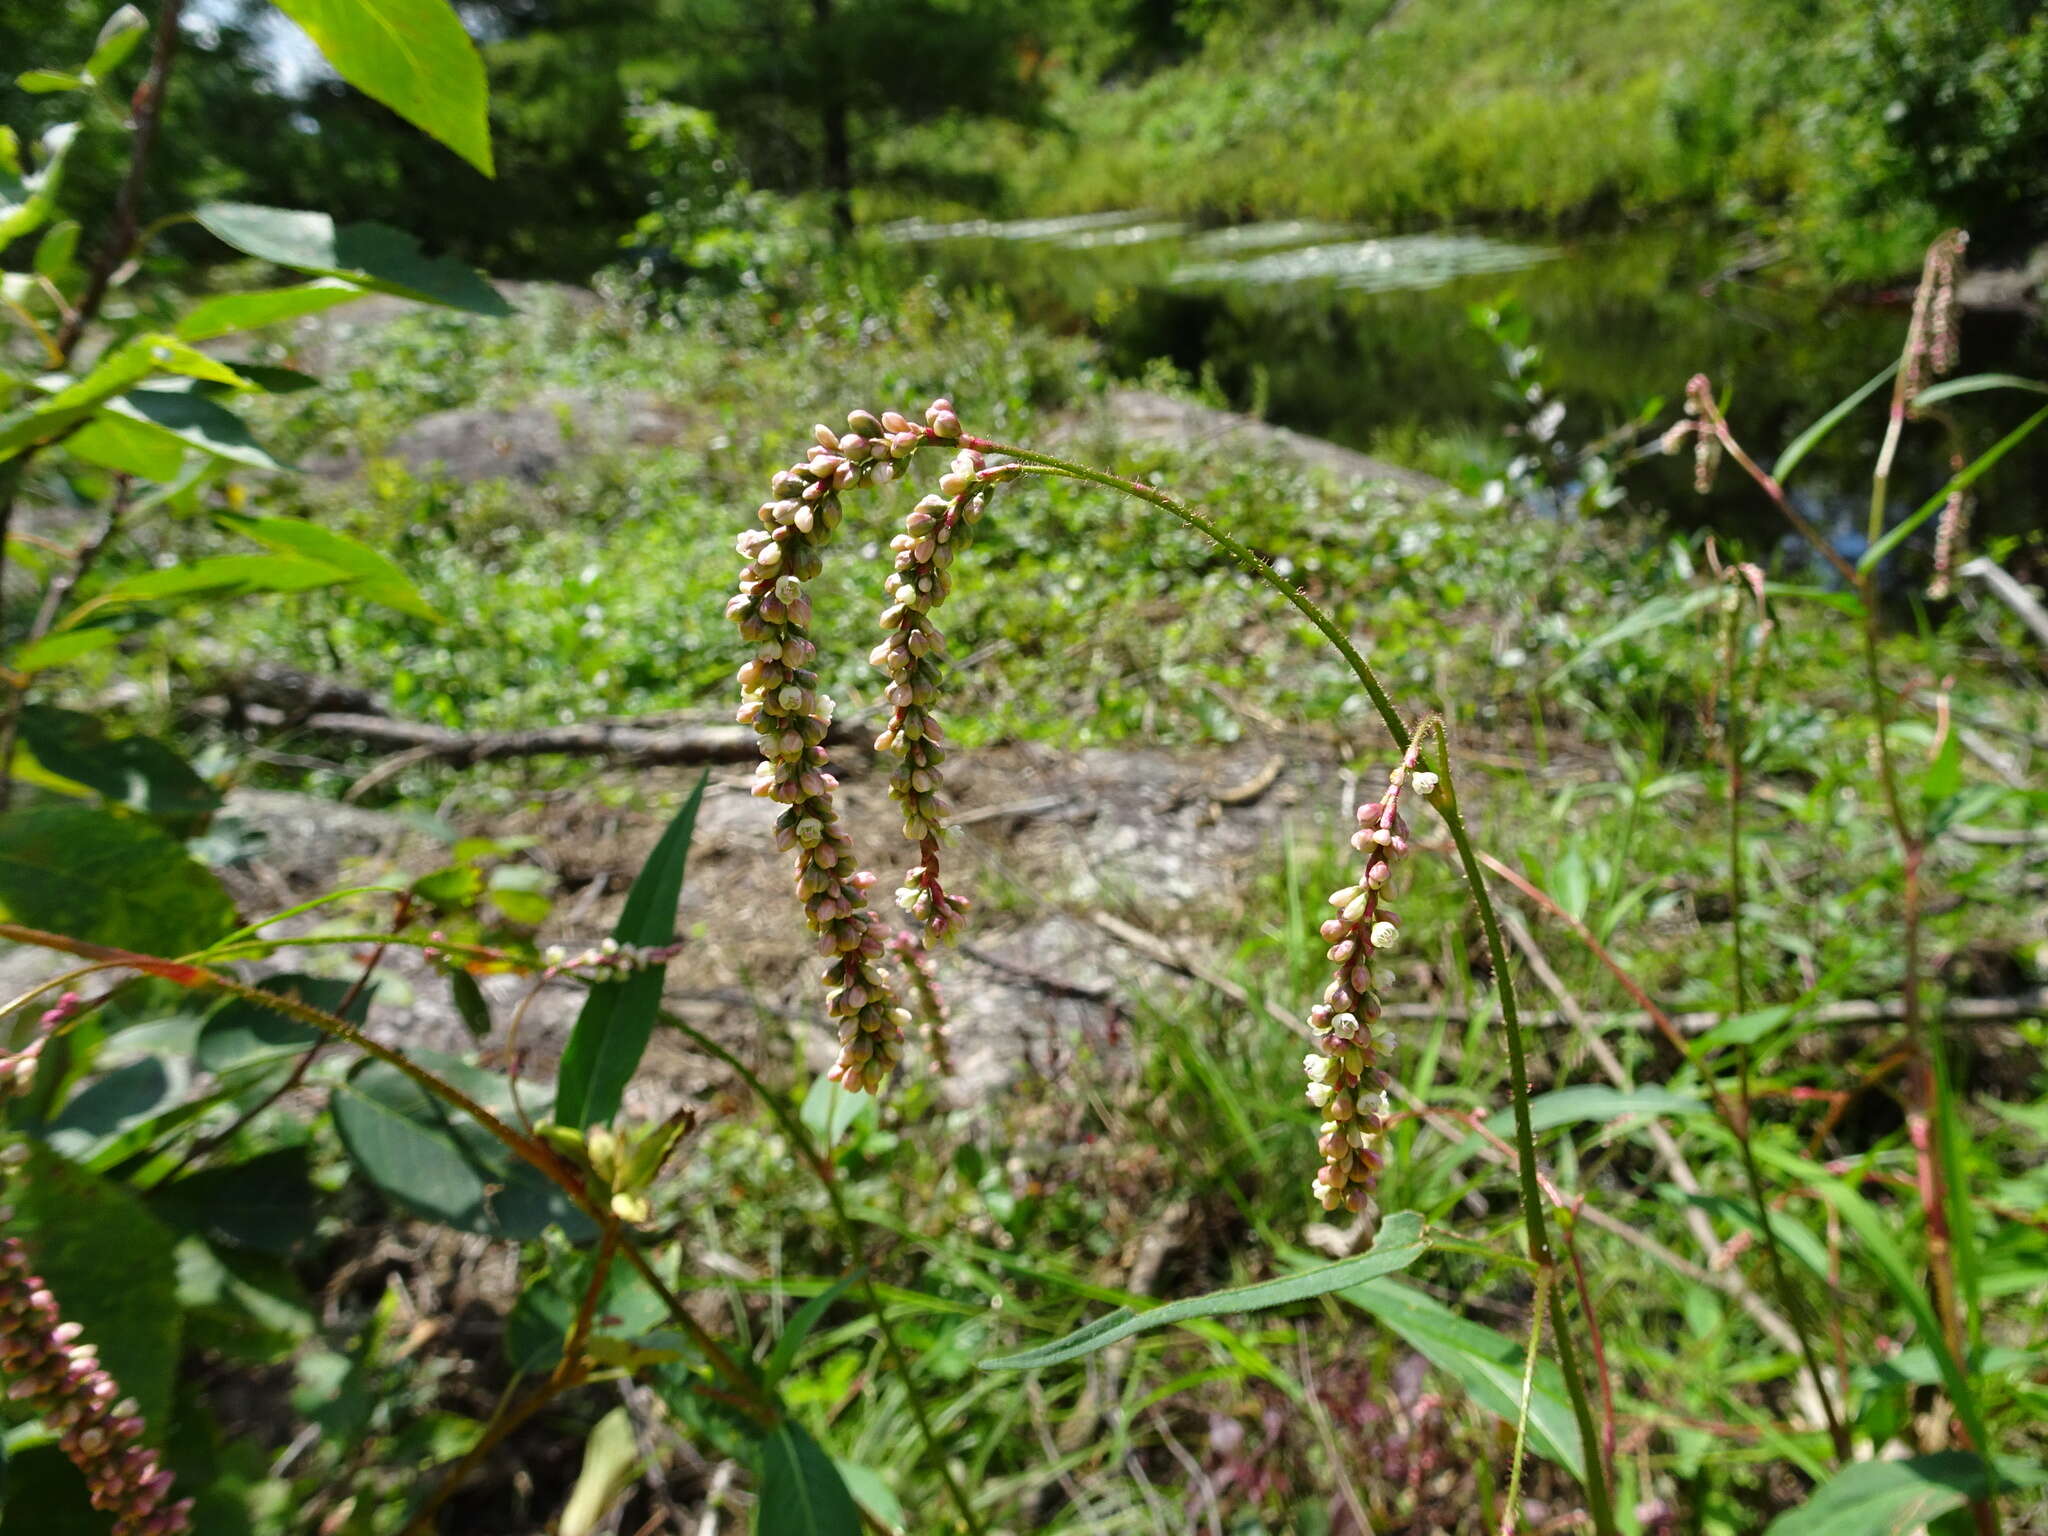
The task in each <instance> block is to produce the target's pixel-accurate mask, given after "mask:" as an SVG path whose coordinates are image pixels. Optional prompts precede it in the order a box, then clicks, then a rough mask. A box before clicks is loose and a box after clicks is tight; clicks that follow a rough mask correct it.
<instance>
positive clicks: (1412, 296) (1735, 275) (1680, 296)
mask: <svg viewBox="0 0 2048 1536" xmlns="http://www.w3.org/2000/svg"><path fill="white" fill-rule="evenodd" d="M889 233H890V235H891V237H892V238H894V239H897V240H901V241H904V242H906V243H911V244H914V245H916V246H917V248H918V249H919V250H920V252H921V253H923V254H924V256H925V257H926V259H927V260H928V261H929V262H930V263H931V264H932V266H933V268H934V269H935V270H937V271H938V272H940V273H941V275H942V276H945V277H948V278H951V279H953V280H956V281H963V282H969V283H982V284H988V285H991V286H996V287H1000V288H1002V289H1003V290H1005V291H1006V292H1007V293H1009V294H1010V295H1011V297H1012V298H1013V300H1014V301H1015V302H1016V304H1017V305H1018V307H1019V309H1020V310H1021V311H1022V312H1023V313H1024V314H1025V315H1026V316H1027V317H1029V318H1030V319H1032V320H1035V321H1037V322H1038V323H1040V324H1043V325H1048V326H1052V327H1055V328H1062V329H1081V328H1086V329H1088V330H1090V331H1092V332H1093V333H1094V334H1096V335H1097V336H1098V337H1100V338H1101V340H1102V342H1103V343H1104V346H1105V348H1106V349H1107V351H1108V353H1109V355H1110V358H1111V360H1112V362H1113V363H1114V364H1115V365H1116V366H1117V367H1118V368H1119V369H1120V370H1122V371H1124V372H1127V373H1130V374H1136V373H1138V372H1140V371H1141V370H1142V369H1143V368H1144V366H1145V364H1146V363H1147V362H1149V361H1151V360H1152V359H1154V358H1167V359H1170V360H1171V361H1172V362H1173V363H1174V364H1175V365H1176V366H1177V367H1179V368H1181V369H1182V370H1184V371H1185V372H1186V373H1188V374H1189V375H1190V376H1195V377H1207V378H1210V379H1213V380H1214V381H1215V383H1216V384H1217V386H1218V387H1220V388H1221V389H1222V390H1223V392H1224V393H1225V394H1226V395H1227V396H1228V397H1229V398H1230V400H1231V402H1232V403H1233V404H1234V405H1237V406H1239V407H1241V408H1242V407H1249V406H1251V405H1253V404H1255V403H1259V404H1263V406H1264V408H1265V411H1266V413H1267V415H1268V416H1269V417H1270V418H1271V419H1272V420H1274V421H1277V422H1280V423H1282V424H1284V425H1286V426H1290V427H1294V428H1296V429H1298V430H1300V431H1304V432H1312V433H1315V434H1317V435H1319V436H1323V437H1328V438H1332V439H1334V440H1336V441H1338V442H1341V443H1345V444H1348V445H1350V446H1352V447H1357V448H1362V449H1365V450H1367V451H1377V452H1380V453H1382V454H1386V455H1387V456H1389V457H1395V458H1400V457H1403V456H1405V455H1410V454H1412V452H1413V450H1414V449H1415V448H1416V446H1417V445H1418V444H1426V443H1437V444H1442V443H1444V442H1446V441H1449V442H1453V443H1455V442H1458V441H1460V440H1463V441H1467V442H1470V443H1471V444H1473V445H1474V449H1475V451H1484V452H1487V453H1495V454H1499V455H1500V456H1502V457H1504V456H1505V453H1504V450H1503V449H1502V447H1501V445H1502V443H1503V432H1504V430H1505V429H1506V428H1508V427H1509V426H1511V425H1512V424H1514V423H1515V422H1516V421H1518V420H1519V412H1518V410H1517V409H1516V407H1515V405H1514V404H1513V403H1512V402H1511V401H1510V400H1508V399H1507V398H1506V394H1507V392H1506V391H1505V390H1504V388H1503V385H1502V374H1501V368H1500V360H1499V357H1498V355H1497V353H1496V351H1495V349H1494V347H1493V345H1492V344H1491V343H1490V342H1489V341H1488V340H1487V339H1486V338H1485V337H1484V336H1482V335H1481V334H1480V333H1479V332H1478V330H1477V329H1476V328H1475V327H1474V325H1473V323H1472V318H1471V309H1472V306H1473V305H1475V304H1485V305H1496V304H1500V303H1503V302H1510V301H1511V302H1513V303H1514V304H1516V305H1517V306H1518V307H1519V308H1520V309H1521V310H1522V311H1523V312H1524V313H1525V314H1526V315H1527V316H1528V318H1529V320H1530V322H1531V330H1530V339H1531V341H1532V342H1534V343H1535V344H1536V345H1538V346H1540V347H1541V348H1542V349H1543V352H1544V358H1545V362H1544V373H1545V376H1546V377H1547V378H1548V379H1549V380H1550V381H1551V382H1552V383H1553V385H1554V388H1553V393H1554V394H1555V395H1556V397H1557V398H1559V399H1561V400H1562V401H1563V402H1564V403H1565V404H1566V406H1567V408H1568V412H1569V414H1568V417H1567V420H1566V423H1565V427H1564V435H1565V437H1566V438H1567V439H1569V440H1571V441H1575V442H1585V441H1590V440H1592V439H1594V438H1596V437H1598V436H1600V435H1601V434H1603V433H1605V432H1607V431H1609V430H1611V429H1613V428H1615V427H1617V426H1620V425H1622V424H1623V423H1625V422H1627V421H1628V420H1629V419H1630V418H1632V417H1634V416H1635V415H1636V414H1637V412H1638V411H1640V410H1641V409H1642V408H1643V406H1644V405H1645V403H1646V402H1649V401H1651V400H1653V399H1654V400H1662V401H1663V402H1665V404H1664V406H1663V408H1662V409H1663V416H1662V418H1661V419H1662V420H1666V421H1668V420H1670V419H1671V417H1672V416H1673V415H1675V413H1676V405H1677V402H1678V400H1679V398H1680V396H1681V395H1682V393H1683V391H1684V387H1685V381H1686V379H1687V378H1689V377H1690V376H1691V375H1692V374H1694V373H1696V372H1701V371H1704V372H1706V373H1708V374H1709V375H1711V376H1712V378H1713V379H1714V382H1715V385H1716V387H1717V389H1718V390H1719V391H1720V392H1721V393H1722V394H1723V395H1724V396H1725V397H1726V398H1727V399H1728V405H1729V413H1730V418H1731V420H1732V421H1733V422H1734V424H1735V427H1736V430H1737V432H1738V433H1739V434H1740V435H1741V437H1742V438H1743V440H1744V441H1745V443H1747V444H1748V445H1749V446H1750V448H1751V449H1752V451H1753V452H1754V453H1755V454H1756V455H1757V456H1758V457H1759V458H1760V459H1762V460H1763V461H1764V462H1766V463H1768V462H1769V461H1770V459H1771V458H1772V457H1773V456H1774V455H1775V454H1776V452H1777V451H1778V449H1780V448H1782V447H1783V446H1784V445H1785V444H1786V443H1788V442H1790V441H1791V440H1792V438H1793V437H1795V436H1796V435H1798V433H1799V432H1800V431H1801V430H1802V429H1804V428H1805V427H1806V426H1807V425H1808V424H1809V423H1811V422H1812V421H1813V420H1814V419H1815V418H1816V417H1818V416H1819V415H1821V414H1822V413H1823V412H1824V411H1825V410H1826V409H1827V408H1828V407H1829V406H1830V405H1832V404H1833V403H1834V402H1835V401H1837V400H1839V399H1841V398H1842V397H1843V396H1845V395H1847V394H1849V393H1850V392H1851V391H1852V390H1854V389H1855V388H1856V387H1857V386H1858V385H1860V384H1862V383H1863V382H1864V381H1865V380H1866V379H1868V378H1869V377H1870V375H1871V374H1873V373H1875V372H1876V371H1877V370H1878V369H1879V368H1881V367H1883V366H1884V365H1885V364H1886V363H1887V362H1888V361H1890V360H1891V359H1892V358H1893V357H1895V356H1896V355H1897V353H1898V348H1899V343H1900V339H1901V336H1902V333H1903V331H1904V327H1905V322H1906V313H1907V309H1906V302H1905V301H1906V300H1907V299H1909V298H1910V293H1907V294H1901V295H1893V296H1889V297H1890V298H1891V299H1892V302H1887V303H1884V304H1864V303H1852V302H1849V301H1846V300H1843V299H1841V298H1838V297H1836V296H1832V295H1828V294H1826V293H1822V292H1816V291H1813V290H1810V289H1806V288H1802V287H1800V286H1798V285H1796V284H1794V283H1791V282H1789V281H1781V280H1779V279H1778V278H1777V276H1776V275H1775V274H1774V273H1773V272H1771V271H1770V270H1765V271H1762V272H1751V273H1745V272H1744V271H1743V270H1742V269H1741V267H1740V266H1739V264H1735V263H1733V262H1732V260H1731V258H1732V255H1733V253H1732V252H1731V251H1730V249H1729V247H1728V245H1727V242H1726V241H1725V240H1724V239H1722V238H1720V237H1717V236H1712V235H1707V234H1704V233H1702V232H1700V231H1698V230H1695V229H1691V228H1683V227H1680V228H1665V229H1657V230H1649V231H1643V232H1636V233H1630V234H1626V235H1619V236H1604V237H1600V238H1596V239H1588V240H1581V241H1575V242H1570V243H1567V244H1564V245H1562V246H1560V247H1557V248H1544V247H1536V246H1530V245H1523V244H1516V243H1512V242H1508V241H1497V240H1491V239H1487V238H1485V237H1481V236H1477V235H1472V234H1467V233H1458V232H1443V233H1438V234H1430V235H1408V236H1398V237H1385V238H1371V237H1369V235H1368V234H1367V232H1364V231H1360V230H1357V229H1351V228H1346V227H1344V226H1336V225H1330V224H1325V223H1319V222H1315V221H1309V220H1291V221H1287V222H1283V223H1271V224H1253V225H1243V226H1238V227H1235V228H1229V229H1218V230H1210V231H1206V232H1201V233H1188V232H1185V231H1183V230H1182V229H1181V228H1180V227H1179V226H1177V225H1175V224H1173V223H1172V222H1170V221H1167V220H1163V219H1161V218H1159V217H1158V216H1157V215H1156V214H1152V213H1147V212H1143V211H1130V212H1124V213H1114V214H1090V215H1084V216H1080V217H1076V218H1067V219H1032V220H1023V221H1015V222H1010V223H991V222H988V221H982V220H970V221H966V222H963V223H956V224H945V225H937V224H921V223H916V222H912V223H908V224H902V225H896V226H892V228H891V230H890V231H889ZM1962 329H1963V366H1964V368H1965V369H1966V370H1968V371H1971V372H1981V371H2002V372H2012V373H2018V374H2023V375H2027V376H2029V377H2035V378H2041V377H2048V337H2044V334H2043V331H2042V329H2041V328H2040V327H2039V326H2037V325H2035V324H2033V323H2032V322H2030V321H2028V320H2027V319H2025V318H2024V317H2020V316H2015V315H2011V314H1972V315H1969V316H1967V317H1965V320H1964V323H1963V328H1962ZM1952 404H1953V406H1954V407H1955V408H1956V410H1955V416H1956V421H1957V424H1958V426H1959V427H1960V428H1961V430H1962V432H1963V434H1964V440H1965V444H1966V446H1967V447H1968V448H1969V451H1970V452H1972V453H1975V452H1981V451H1982V450H1983V449H1984V448H1986V447H1988V446H1989V445H1990V444H1991V443H1992V442H1993V441H1994V440H1995V439H1996V438H1997V437H1998V436H1999V435H2001V434H2002V433H2003V432H2005V431H2007V430H2009V429H2010V428H2011V427H2012V426H2013V425H2014V424H2016V423H2017V422H2018V421H2019V420H2020V419H2022V417H2023V416H2024V414H2025V408H2026V404H2027V401H2026V399H2025V397H2022V396H2018V395H2013V394H2010V393H1999V392H1991V393H1985V394H1979V395H1971V396H1968V397H1965V398H1962V399H1958V400H1956V401H1954V402H1952ZM1883 426H1884V407H1883V401H1882V400H1881V399H1878V400H1873V401H1872V402H1871V404H1870V406H1869V408H1868V409H1867V410H1865V411H1862V412H1859V413H1858V414H1857V415H1856V416H1855V417H1853V418H1852V419H1851V421H1850V422H1848V423H1845V424H1844V426H1843V427H1842V429H1841V430H1839V431H1837V432H1835V433H1834V434H1833V435H1832V436H1831V437H1830V438H1829V439H1828V440H1827V441H1826V442H1825V443H1824V444H1823V445H1822V446H1821V448H1820V449H1818V450H1817V451H1816V452H1815V453H1813V454H1812V455H1811V456H1810V457H1809V458H1808V459H1807V460H1806V462H1805V463H1804V464H1803V465H1802V466H1801V468H1800V471H1799V474H1798V477H1797V480H1796V482H1795V484H1794V485H1792V486H1791V487H1790V490H1791V493H1792V494H1793V496H1794V497H1795V499H1796V500H1798V501H1800V502H1801V503H1802V508H1803V510H1804V511H1806V512H1807V514H1808V515H1809V516H1810V517H1812V518H1814V519H1815V520H1816V521H1817V522H1819V523H1821V524H1822V525H1823V526H1825V527H1830V528H1839V529H1841V530H1843V533H1844V538H1845V541H1846V540H1847V539H1849V538H1851V537H1852V536H1853V535H1852V534H1851V533H1850V530H1852V529H1856V528H1858V527H1860V522H1861V512H1862V509H1863V507H1864V506H1865V505H1866V498H1867V496H1868V494H1869V492H1868V479H1867V477H1868V474H1869V467H1870V464H1871V461H1872V459H1873V457H1874V455H1875V453H1876V450H1877V444H1878V439H1879V436H1880V435H1881V433H1882V430H1883ZM1906 450H1907V451H1906V453H1905V454H1904V455H1903V456H1902V459H1901V462H1900V465H1899V468H1898V469H1897V470H1896V471H1895V473H1894V480H1893V500H1894V505H1895V506H1897V507H1899V508H1900V509H1901V510H1902V511H1903V510H1910V509H1911V508H1912V507H1914V506H1915V505H1917V504H1918V502H1919V501H1920V500H1921V499H1923V498H1924V497H1926V496H1927V495H1929V494H1931V493H1932V492H1933V491H1934V490H1935V489H1937V488H1938V487H1939V486H1940V484H1941V483H1942V480H1943V479H1944V478H1945V476H1946V473H1947V466H1948V459H1947V453H1948V449H1947V445H1946V443H1945V441H1944V440H1943V438H1942V435H1941V433H1940V432H1939V431H1938V430H1937V429H1936V428H1934V427H1931V426H1916V427H1914V428H1913V429H1911V430H1910V431H1909V432H1908V435H1907V443H1906ZM1439 458H1441V454H1439ZM1629 485H1630V487H1631V490H1632V493H1633V495H1634V497H1635V499H1636V500H1638V501H1639V502H1641V503H1642V504H1645V505H1649V506H1654V507H1659V508H1662V509H1664V510H1665V511H1666V512H1667V514H1668V515H1669V516H1670V517H1671V518H1672V519H1673V520H1674V521H1676V522H1679V523H1682V524H1686V525H1696V524H1700V523H1707V524H1711V525H1713V526H1715V527H1717V528H1720V529H1722V530H1724V531H1726V532H1728V533H1731V534H1735V535H1738V536H1743V537H1746V538H1748V539H1749V540H1750V542H1751V543H1752V544H1753V545H1764V544H1768V543H1771V542H1775V541H1776V539H1777V538H1778V535H1779V532H1780V527H1779V524H1778V523H1777V522H1776V521H1775V518H1774V514H1772V513H1771V512H1770V510H1769V509H1768V507H1766V506H1764V505H1763V504H1762V503H1761V501H1760V498H1759V497H1758V496H1757V494H1756V492H1755V491H1754V488H1753V487H1749V486H1747V485H1746V484H1737V483H1735V481H1734V480H1733V479H1731V478H1730V477H1729V476H1727V475H1725V474H1724V476H1723V478H1722V482H1721V485H1720V486H1719V488H1717V490H1716V491H1715V492H1714V494H1713V495H1712V496H1710V497H1707V498H1705V499H1700V498H1697V497H1695V496H1694V494H1693V492H1692V489H1691V472H1690V468H1689V460H1684V459H1675V460H1665V459H1653V460H1650V461H1648V462H1646V463H1645V464H1643V465H1641V466H1639V467H1638V468H1637V469H1636V470H1634V471H1632V472H1631V478H1630V481H1629ZM1979 490H1980V492H1981V508H1980V523H1979V527H1980V528H1984V529H1994V528H1996V529H2004V530H2007V531H2027V530H2032V529H2036V528H2038V527H2040V526H2041V525H2042V523H2043V521H2044V513H2048V508H2044V501H2043V497H2044V493H2048V434H2043V435H2041V436H2040V437H2037V438H2036V439H2034V440H2032V442H2030V444H2029V445H2028V446H2027V447H2026V448H2025V449H2022V450H2021V451H2020V452H2017V453H2015V454H2014V455H2012V456H2011V457H2010V458H2008V459H2007V460H2006V461H2005V462H2004V463H2002V464H2001V465H2000V466H1999V468H1998V469H1997V471H1996V472H1995V474H1994V475H1993V476H1992V477H1990V478H1988V479H1987V480H1985V481H1983V482H1981V483H1980V486H1979Z"/></svg>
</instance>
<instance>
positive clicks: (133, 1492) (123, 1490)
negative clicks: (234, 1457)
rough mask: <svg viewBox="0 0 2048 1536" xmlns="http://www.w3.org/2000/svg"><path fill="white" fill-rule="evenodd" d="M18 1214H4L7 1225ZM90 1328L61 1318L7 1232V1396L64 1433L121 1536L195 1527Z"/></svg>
mask: <svg viewBox="0 0 2048 1536" xmlns="http://www.w3.org/2000/svg"><path fill="white" fill-rule="evenodd" d="M13 1215H14V1213H13V1212H12V1211H9V1210H0V1223H4V1222H7V1221H11V1220H12V1219H13ZM82 1332H83V1330H82V1329H80V1328H79V1326H78V1324H76V1323H67V1322H65V1321H64V1319H63V1317H62V1316H61V1315H60V1314H59V1312H58V1311H57V1299H56V1297H54V1296H52V1295H51V1294H50V1289H49V1287H48V1286H46V1285H44V1284H43V1282H42V1280H41V1279H40V1278H39V1277H38V1276H37V1275H36V1273H35V1271H34V1270H33V1269H32V1268H31V1267H30V1264H29V1258H28V1252H27V1250H26V1249H24V1248H23V1247H22V1245H21V1244H20V1242H19V1241H17V1240H16V1239H14V1238H12V1237H0V1375H5V1377H6V1378H7V1395H8V1397H10V1398H11V1399H13V1400H14V1401H15V1402H17V1403H22V1404H25V1405H26V1406H27V1407H28V1408H29V1409H30V1410H31V1411H32V1412H33V1413H35V1414H36V1416H37V1417H39V1418H40V1419H42V1421H43V1422H44V1423H45V1424H46V1425H47V1426H48V1427H49V1428H50V1430H51V1431H52V1432H53V1433H54V1434H55V1435H56V1436H57V1443H58V1445H59V1446H60V1447H61V1448H62V1450H63V1452H64V1454H65V1455H66V1456H68V1457H70V1458H71V1460H72V1462H73V1463H74V1464H75V1465H76V1466H77V1468H78V1470H79V1471H80V1472H81V1473H83V1474H84V1475H85V1485H86V1489H87V1491H88V1492H89V1493H90V1495H91V1498H92V1507H93V1508H94V1509H97V1510H102V1511H104V1512H105V1513H107V1514H110V1515H112V1516H113V1517H114V1525H113V1532H114V1536H178V1533H181V1532H186V1531H190V1530H191V1528H192V1524H191V1516H192V1501H191V1500H190V1499H180V1500H177V1501H176V1502H172V1501H171V1500H170V1492H171V1474H170V1473H169V1472H168V1471H166V1470H165V1468H164V1466H163V1463H162V1462H161V1461H159V1460H158V1459H157V1454H156V1452H154V1451H152V1450H150V1449H149V1448H148V1447H146V1446H145V1445H143V1443H142V1433H143V1423H142V1419H141V1417H140V1416H139V1414H138V1413H137V1411H136V1406H135V1403H134V1402H133V1400H131V1399H125V1398H123V1397H122V1396H121V1389H120V1387H119V1386H117V1385H116V1384H115V1382H114V1378H113V1377H112V1376H110V1375H108V1374H107V1371H106V1368H105V1367H104V1366H102V1365H101V1364H100V1362H99V1353H98V1350H97V1349H96V1348H95V1346H93V1345H92V1344H88V1343H81V1342H80V1340H79V1335H80V1334H81V1333H82Z"/></svg>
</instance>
